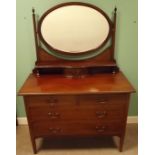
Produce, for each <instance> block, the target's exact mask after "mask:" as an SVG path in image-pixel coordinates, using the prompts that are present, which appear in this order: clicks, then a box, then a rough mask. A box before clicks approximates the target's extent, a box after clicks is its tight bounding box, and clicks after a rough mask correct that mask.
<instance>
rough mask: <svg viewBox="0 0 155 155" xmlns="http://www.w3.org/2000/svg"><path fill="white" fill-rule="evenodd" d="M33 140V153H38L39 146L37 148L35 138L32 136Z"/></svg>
mask: <svg viewBox="0 0 155 155" xmlns="http://www.w3.org/2000/svg"><path fill="white" fill-rule="evenodd" d="M31 142H32V148H33V153H34V154H36V153H37V148H36V141H35V138H32V137H31Z"/></svg>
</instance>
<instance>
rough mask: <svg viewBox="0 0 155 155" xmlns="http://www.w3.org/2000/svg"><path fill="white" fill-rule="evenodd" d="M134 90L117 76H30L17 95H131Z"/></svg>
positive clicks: (118, 74) (121, 75) (121, 76)
mask: <svg viewBox="0 0 155 155" xmlns="http://www.w3.org/2000/svg"><path fill="white" fill-rule="evenodd" d="M132 92H134V88H133V87H132V86H131V85H130V83H129V82H128V80H127V79H126V78H125V76H124V75H123V74H122V73H121V72H119V73H117V74H114V75H113V74H99V75H93V76H86V77H85V78H66V77H64V76H63V75H61V76H60V75H42V76H40V77H37V76H35V75H34V74H31V75H30V76H29V77H28V79H27V80H26V82H25V84H24V85H23V87H22V88H21V90H20V91H19V95H39V94H41V95H51V94H98V93H100V94H101V93H132Z"/></svg>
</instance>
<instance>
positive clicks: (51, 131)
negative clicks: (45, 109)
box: [32, 121, 122, 137]
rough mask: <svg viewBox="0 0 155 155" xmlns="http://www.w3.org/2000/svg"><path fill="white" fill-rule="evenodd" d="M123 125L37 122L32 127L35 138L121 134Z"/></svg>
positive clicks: (117, 123) (114, 123)
mask: <svg viewBox="0 0 155 155" xmlns="http://www.w3.org/2000/svg"><path fill="white" fill-rule="evenodd" d="M121 128H122V124H121V123H119V122H113V123H102V124H101V123H96V122H82V121H80V122H69V123H66V122H60V123H50V122H37V123H34V124H33V125H32V132H33V134H34V135H35V137H40V136H49V135H51V136H63V135H64V136H72V135H74V136H76V135H104V134H117V133H120V132H121Z"/></svg>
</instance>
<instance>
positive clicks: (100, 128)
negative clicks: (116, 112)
mask: <svg viewBox="0 0 155 155" xmlns="http://www.w3.org/2000/svg"><path fill="white" fill-rule="evenodd" d="M105 129H106V127H105V126H96V131H97V132H98V133H103V132H104V131H105Z"/></svg>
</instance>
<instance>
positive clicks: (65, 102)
mask: <svg viewBox="0 0 155 155" xmlns="http://www.w3.org/2000/svg"><path fill="white" fill-rule="evenodd" d="M26 100H27V102H26V103H27V107H28V113H29V116H30V121H32V122H33V121H39V120H48V121H59V120H60V121H61V120H63V121H70V120H76V121H78V120H90V119H91V120H100V121H104V122H105V121H113V120H119V121H121V120H122V119H123V117H124V111H125V109H126V104H125V103H126V102H127V101H128V98H127V96H125V95H115V94H114V95H109V94H107V95H74V96H73V95H66V96H62V95H58V96H57V95H55V96H54V95H53V96H30V97H27V98H26Z"/></svg>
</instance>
